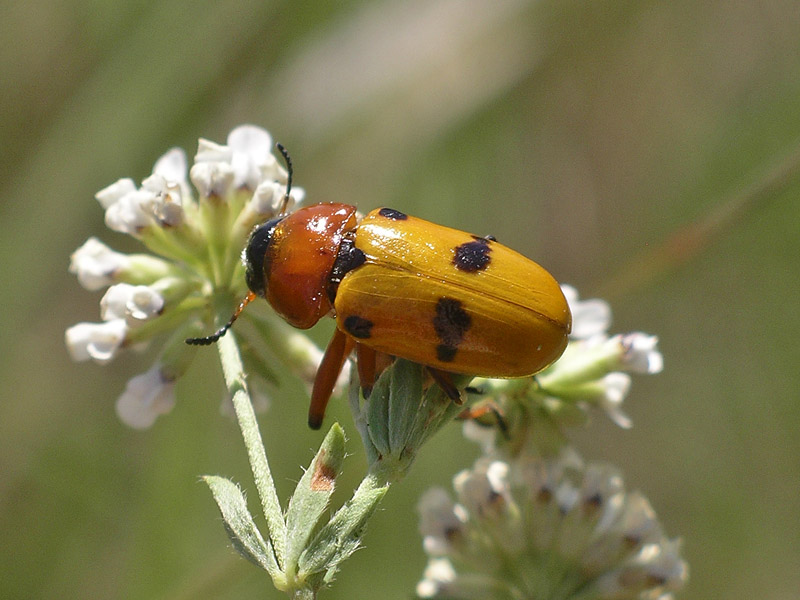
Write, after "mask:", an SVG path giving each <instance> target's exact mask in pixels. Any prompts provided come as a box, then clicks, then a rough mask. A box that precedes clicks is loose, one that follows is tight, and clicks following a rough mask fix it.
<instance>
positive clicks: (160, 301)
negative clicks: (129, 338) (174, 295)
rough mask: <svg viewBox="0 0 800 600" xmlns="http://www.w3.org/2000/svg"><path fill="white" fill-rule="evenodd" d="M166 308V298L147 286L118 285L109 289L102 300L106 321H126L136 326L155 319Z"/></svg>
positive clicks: (102, 311) (102, 312) (101, 313)
mask: <svg viewBox="0 0 800 600" xmlns="http://www.w3.org/2000/svg"><path fill="white" fill-rule="evenodd" d="M163 308H164V298H163V297H162V296H161V294H159V293H158V292H156V291H155V290H153V289H152V288H149V287H147V286H146V285H130V284H128V283H118V284H117V285H112V286H111V287H110V288H108V291H107V292H106V293H105V295H104V296H103V298H102V299H101V300H100V316H101V318H102V319H103V320H104V321H111V320H114V319H124V320H125V321H126V322H127V324H128V326H135V325H138V324H141V323H143V322H144V321H149V320H150V319H154V318H155V317H157V316H158V315H159V314H161V310H162V309H163Z"/></svg>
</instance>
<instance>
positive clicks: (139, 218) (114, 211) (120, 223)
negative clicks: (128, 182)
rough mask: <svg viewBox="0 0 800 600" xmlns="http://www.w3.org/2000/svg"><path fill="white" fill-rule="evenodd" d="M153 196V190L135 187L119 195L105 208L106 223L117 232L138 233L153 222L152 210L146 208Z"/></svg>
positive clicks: (150, 203)
mask: <svg viewBox="0 0 800 600" xmlns="http://www.w3.org/2000/svg"><path fill="white" fill-rule="evenodd" d="M153 196H154V194H153V192H151V191H149V190H136V189H135V190H133V191H131V192H128V193H127V194H125V195H123V196H120V197H119V198H118V199H117V200H116V202H114V203H113V204H111V205H110V206H109V207H108V208H106V216H105V221H106V225H107V226H108V228H109V229H111V230H113V231H118V232H119V233H127V234H129V235H133V236H136V235H138V234H139V233H140V232H141V231H142V229H144V228H145V227H149V226H150V225H152V224H153V217H152V211H150V210H148V208H149V207H150V206H151V205H152V202H153V199H154V198H153ZM98 198H99V195H98Z"/></svg>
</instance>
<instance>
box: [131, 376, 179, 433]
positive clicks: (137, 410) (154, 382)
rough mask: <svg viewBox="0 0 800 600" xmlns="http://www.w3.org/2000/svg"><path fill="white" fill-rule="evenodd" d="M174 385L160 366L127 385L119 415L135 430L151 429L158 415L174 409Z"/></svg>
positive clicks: (135, 378) (132, 379)
mask: <svg viewBox="0 0 800 600" xmlns="http://www.w3.org/2000/svg"><path fill="white" fill-rule="evenodd" d="M174 388H175V382H174V381H173V380H172V379H171V378H169V377H165V375H164V373H163V372H162V369H161V366H160V365H155V366H154V367H153V368H152V369H150V370H149V371H147V372H145V373H142V374H141V375H137V376H136V377H133V378H131V379H130V380H129V381H128V384H127V385H126V386H125V391H124V392H123V393H122V395H121V396H120V397H119V398H118V399H117V415H118V416H119V418H120V420H121V421H122V422H123V423H125V424H126V425H129V426H130V427H133V428H134V429H146V428H148V427H150V426H151V425H152V424H153V423H154V422H155V420H156V418H157V417H158V416H159V415H163V414H166V413H168V412H170V411H171V410H172V407H173V406H174V405H175V390H174Z"/></svg>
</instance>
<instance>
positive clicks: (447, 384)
mask: <svg viewBox="0 0 800 600" xmlns="http://www.w3.org/2000/svg"><path fill="white" fill-rule="evenodd" d="M428 373H430V374H431V377H433V380H434V381H435V382H436V385H438V386H439V387H440V388H442V391H443V392H444V393H445V395H446V396H447V397H448V398H450V400H452V401H453V402H455V403H456V404H463V403H464V399H463V398H462V397H461V392H459V391H458V388H457V387H456V385H455V384H454V383H453V378H452V377H451V376H450V373H448V372H447V371H440V370H439V369H434V368H433V367H428Z"/></svg>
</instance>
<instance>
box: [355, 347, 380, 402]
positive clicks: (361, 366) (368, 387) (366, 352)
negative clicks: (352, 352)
mask: <svg viewBox="0 0 800 600" xmlns="http://www.w3.org/2000/svg"><path fill="white" fill-rule="evenodd" d="M376 358H377V353H376V352H375V350H373V349H372V348H370V347H369V346H365V345H364V344H356V364H357V367H358V381H359V383H360V384H361V394H362V395H363V396H364V398H369V395H370V393H371V392H372V386H374V385H375V374H376V371H375V369H376V364H375V361H376Z"/></svg>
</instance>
